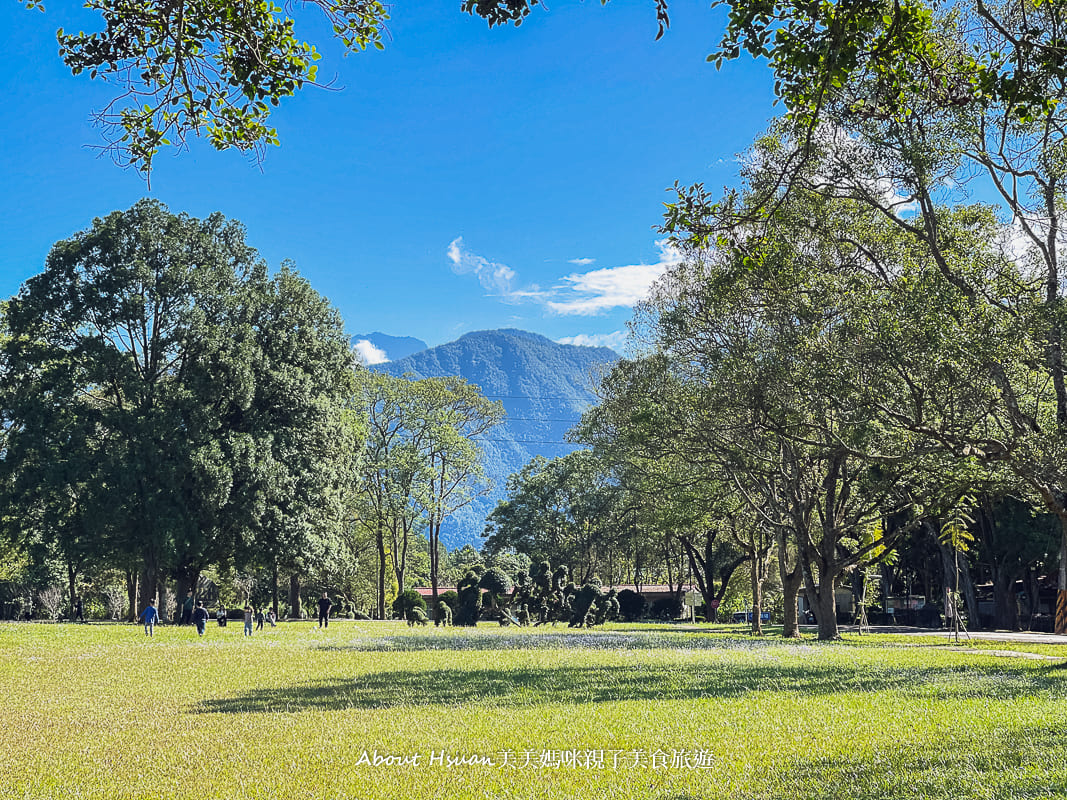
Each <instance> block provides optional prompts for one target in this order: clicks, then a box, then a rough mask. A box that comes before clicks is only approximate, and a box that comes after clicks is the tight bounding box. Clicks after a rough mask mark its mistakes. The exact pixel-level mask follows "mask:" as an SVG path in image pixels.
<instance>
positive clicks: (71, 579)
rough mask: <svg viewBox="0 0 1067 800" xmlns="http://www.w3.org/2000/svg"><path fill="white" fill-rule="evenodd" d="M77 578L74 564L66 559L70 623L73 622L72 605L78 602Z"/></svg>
mask: <svg viewBox="0 0 1067 800" xmlns="http://www.w3.org/2000/svg"><path fill="white" fill-rule="evenodd" d="M77 578H78V573H77V571H76V570H75V569H74V562H72V561H71V560H70V559H69V558H68V559H67V590H68V591H69V593H70V619H71V621H72V622H73V621H74V604H75V603H77V602H78V594H77V587H76V585H75V584H76V583H77Z"/></svg>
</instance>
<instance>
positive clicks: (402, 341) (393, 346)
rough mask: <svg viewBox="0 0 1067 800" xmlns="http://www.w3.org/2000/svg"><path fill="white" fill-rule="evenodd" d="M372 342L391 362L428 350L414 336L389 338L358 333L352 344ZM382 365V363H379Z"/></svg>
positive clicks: (379, 334)
mask: <svg viewBox="0 0 1067 800" xmlns="http://www.w3.org/2000/svg"><path fill="white" fill-rule="evenodd" d="M358 342H370V343H371V344H372V345H374V347H375V348H376V349H378V350H381V351H382V352H383V353H384V354H385V357H386V358H387V359H388V360H389V361H396V360H397V359H400V358H404V357H406V356H410V355H411V354H412V353H417V352H419V351H420V350H425V349H426V348H427V346H428V345H427V344H426V342H424V341H422V339H416V338H415V337H413V336H389V335H387V334H384V333H378V332H377V331H375V332H374V333H357V334H356V335H355V336H353V337H352V343H353V344H357V343H358ZM379 363H380V362H379Z"/></svg>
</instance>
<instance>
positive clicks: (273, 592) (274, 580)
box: [270, 559, 278, 619]
mask: <svg viewBox="0 0 1067 800" xmlns="http://www.w3.org/2000/svg"><path fill="white" fill-rule="evenodd" d="M270 602H271V609H273V611H274V618H275V619H278V561H277V559H275V560H274V561H272V562H271V570H270Z"/></svg>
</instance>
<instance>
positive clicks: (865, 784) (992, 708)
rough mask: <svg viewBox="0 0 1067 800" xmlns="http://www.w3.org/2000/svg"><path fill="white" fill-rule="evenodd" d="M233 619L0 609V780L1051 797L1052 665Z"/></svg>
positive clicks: (156, 790)
mask: <svg viewBox="0 0 1067 800" xmlns="http://www.w3.org/2000/svg"><path fill="white" fill-rule="evenodd" d="M241 633H242V628H241V625H240V624H237V625H236V626H235V625H232V624H231V625H230V626H228V627H227V628H225V629H220V628H218V627H214V626H211V627H209V629H208V634H207V636H206V637H205V638H204V639H203V640H198V639H197V637H196V633H195V631H194V630H193V629H192V628H160V629H157V631H156V636H155V638H154V639H152V640H148V639H146V638H145V636H144V634H143V632H142V629H141V628H140V627H133V626H125V625H43V624H40V625H38V624H32V625H31V624H4V625H0V698H2V699H0V798H2V799H4V800H6V798H20V799H23V798H25V799H28V798H34V799H35V800H36V799H37V798H64V800H65V799H66V798H216V797H218V798H280V799H281V798H330V800H334V799H336V800H341V799H342V798H343V799H344V800H348V799H349V798H351V800H356V799H357V798H377V797H382V798H396V800H409V799H410V800H416V799H418V800H421V799H422V798H497V797H500V798H510V797H514V798H537V799H538V800H549V799H550V798H583V799H585V798H588V800H601V799H602V798H603V799H607V798H631V797H640V798H645V797H649V798H652V797H654V798H671V799H672V800H682V798H694V799H695V798H700V799H701V800H705V799H706V798H732V799H736V798H768V799H769V798H775V799H776V800H777V799H778V798H831V797H832V798H850V799H851V798H872V799H873V798H878V800H883V799H886V798H935V797H936V798H1014V797H1018V798H1024V797H1025V798H1035V797H1067V669H1065V668H1062V667H1060V666H1059V664H1060V662H1059V661H1058V660H1053V659H1050V658H1045V659H1033V658H1030V659H1028V658H1014V657H1009V656H1007V655H1005V654H1003V652H1001V654H996V655H994V654H985V653H980V652H978V653H976V652H961V651H960V650H958V649H952V648H951V646H950V645H948V644H946V643H934V642H933V641H931V640H920V642H919V644H920V646H915V645H914V643H908V642H899V641H897V640H886V639H880V638H879V637H877V636H864V637H862V639H860V638H858V637H857V638H850V639H848V640H847V641H846V642H843V643H840V644H830V645H825V644H817V643H815V642H813V641H805V642H800V643H788V644H787V643H782V642H781V641H780V640H777V639H773V638H767V639H765V640H759V641H753V640H751V639H749V638H745V637H743V636H741V635H738V634H731V633H724V632H718V633H706V632H690V633H679V632H677V631H674V630H672V629H670V628H669V627H667V626H651V627H649V626H645V627H642V626H622V625H620V626H610V627H608V628H607V629H604V630H600V629H598V630H595V631H580V632H574V631H568V630H567V629H565V628H562V627H560V628H555V629H552V628H548V629H537V630H533V631H525V630H524V631H517V630H515V629H500V628H497V627H496V626H493V627H489V626H483V627H479V628H478V629H477V630H475V631H470V630H456V629H453V630H435V629H433V628H428V629H427V628H421V629H416V630H412V629H409V628H407V627H406V626H403V625H398V624H394V623H352V622H334V623H332V624H331V627H330V628H329V630H328V631H319V630H317V629H316V628H315V627H314V626H313V625H311V624H303V623H289V624H283V625H280V626H279V627H278V628H277V629H276V630H269V629H268V630H267V631H264V632H261V633H257V634H256V635H255V636H254V637H253V638H252V639H251V640H245V639H244V638H243V637H242V635H241ZM971 645H973V642H972V643H970V645H968V646H971ZM995 649H996V650H997V651H1006V650H1010V649H1013V648H1012V647H1010V646H1008V645H1005V644H1004V643H997V644H996V645H995ZM1035 652H1041V653H1042V654H1045V655H1046V656H1047V655H1057V648H1055V647H1051V648H1039V649H1038V650H1037V651H1035ZM1065 655H1067V653H1065ZM364 752H366V757H364ZM375 755H377V757H378V759H379V761H382V760H383V759H384V760H385V763H379V764H378V765H377V766H376V765H375V764H374V763H373V760H374V757H375ZM401 759H407V760H408V762H409V763H406V764H397V763H388V762H390V761H393V762H398V761H400V760H401ZM431 759H432V760H431ZM449 759H453V760H466V761H472V760H473V761H479V760H481V761H491V762H492V763H491V764H490V763H478V764H470V763H464V764H452V765H449V764H448V763H447V762H448V760H449ZM441 761H444V762H445V763H439V762H441ZM367 762H371V763H367ZM411 762H414V763H411Z"/></svg>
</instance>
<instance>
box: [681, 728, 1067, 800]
mask: <svg viewBox="0 0 1067 800" xmlns="http://www.w3.org/2000/svg"><path fill="white" fill-rule="evenodd" d="M1065 734H1067V729H1064V728H1063V727H1062V726H1060V727H1051V726H1023V727H1018V728H1009V729H1001V730H999V731H993V732H992V733H987V734H985V735H983V736H982V737H981V738H974V737H970V738H968V737H965V736H963V737H961V738H960V739H958V740H954V741H945V740H938V741H927V742H925V743H923V744H922V745H915V744H906V743H902V744H901V745H900V747H898V748H895V749H892V750H887V751H884V752H881V753H878V754H876V755H875V757H874V758H870V757H867V758H858V757H849V756H847V755H839V756H834V757H829V758H818V759H813V760H811V761H809V762H805V763H801V764H796V765H793V766H792V768H790V769H786V770H783V771H782V775H781V777H780V779H779V783H778V786H777V787H776V789H777V790H778V791H781V792H784V793H786V794H788V793H791V792H798V791H803V796H804V797H806V798H809V799H810V800H830V798H833V799H834V800H837V798H842V800H844V798H847V799H848V800H885V798H920V797H921V798H927V799H928V800H934V798H944V800H963V799H964V798H976V799H977V798H989V797H1019V798H1022V797H1063V796H1064V794H1065V793H1067V773H1065V772H1064V770H1063V768H1062V764H1063V762H1064V760H1065V759H1067V739H1065ZM679 800H680V799H679Z"/></svg>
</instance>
